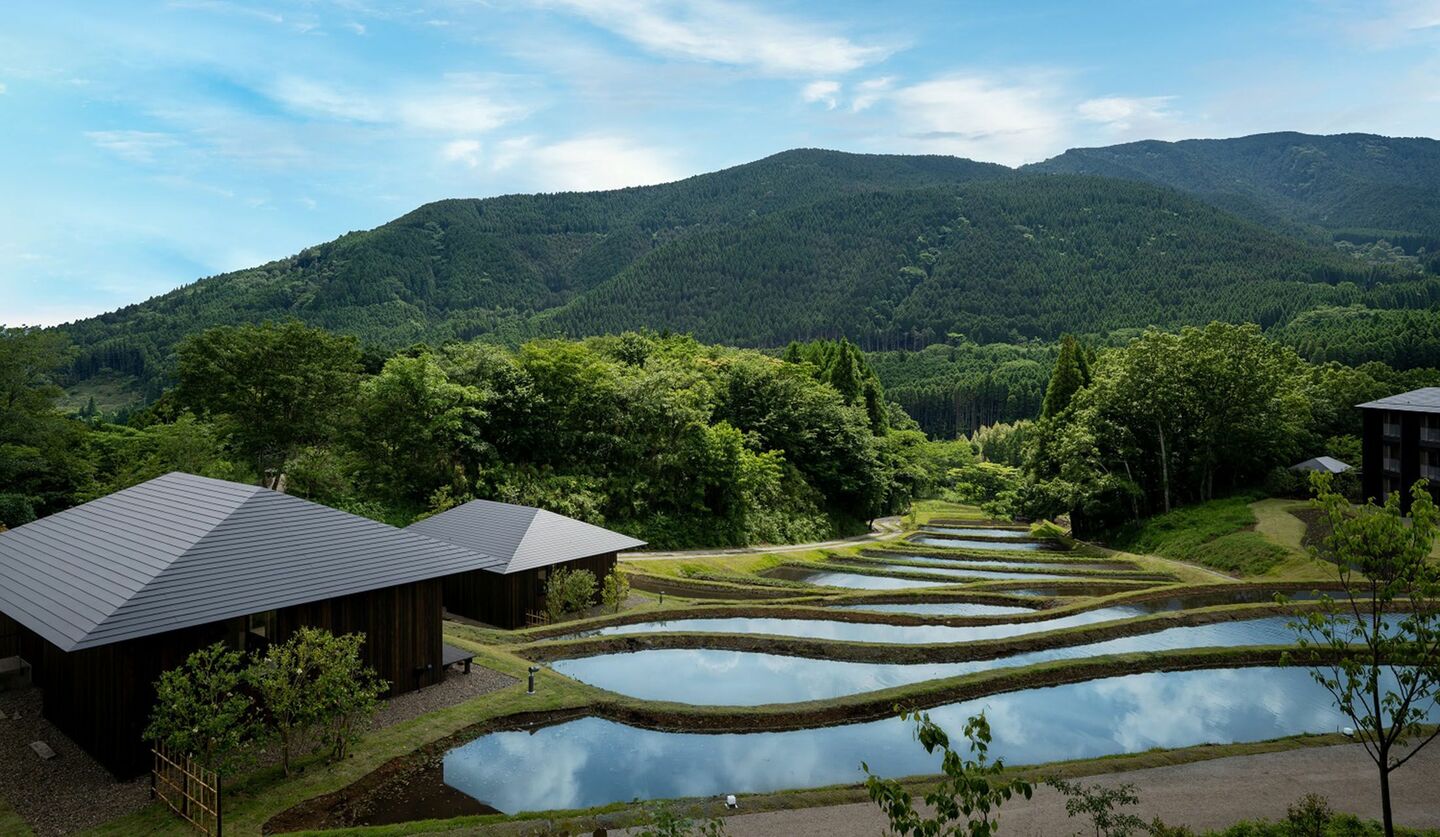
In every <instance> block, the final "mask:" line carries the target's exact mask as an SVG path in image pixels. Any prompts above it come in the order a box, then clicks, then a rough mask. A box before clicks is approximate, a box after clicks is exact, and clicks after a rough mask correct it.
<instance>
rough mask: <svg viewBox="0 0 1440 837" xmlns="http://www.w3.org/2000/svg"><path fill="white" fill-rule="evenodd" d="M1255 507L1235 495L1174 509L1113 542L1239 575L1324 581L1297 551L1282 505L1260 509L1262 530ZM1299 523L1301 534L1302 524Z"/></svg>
mask: <svg viewBox="0 0 1440 837" xmlns="http://www.w3.org/2000/svg"><path fill="white" fill-rule="evenodd" d="M1254 503H1255V498H1253V497H1248V496H1237V497H1226V498H1223V499H1220V500H1212V501H1210V502H1208V503H1201V504H1199V505H1195V506H1186V507H1184V508H1180V509H1175V510H1174V511H1172V512H1170V513H1168V514H1161V515H1156V516H1155V517H1151V518H1148V519H1146V520H1144V521H1141V522H1140V523H1139V524H1135V525H1132V526H1128V527H1126V528H1124V529H1122V530H1121V531H1120V532H1118V533H1117V534H1116V536H1115V538H1114V539H1113V543H1114V545H1115V546H1116V547H1117V548H1118V549H1121V550H1125V551H1128V552H1148V553H1153V554H1155V555H1159V556H1162V557H1165V558H1170V559H1173V560H1177V561H1189V562H1192V563H1196V564H1200V565H1203V566H1206V567H1210V568H1212V569H1216V570H1221V571H1223V572H1227V573H1233V574H1235V575H1240V576H1262V575H1263V576H1267V577H1271V578H1304V577H1314V578H1320V577H1322V576H1323V573H1322V572H1321V571H1320V569H1319V568H1317V567H1315V566H1314V565H1315V562H1314V561H1312V560H1311V559H1310V558H1308V557H1307V556H1306V555H1305V554H1304V551H1303V550H1302V549H1300V548H1299V541H1298V535H1297V533H1296V531H1295V528H1294V526H1293V525H1292V524H1290V523H1288V522H1287V521H1286V520H1285V519H1284V518H1285V517H1291V516H1290V515H1289V514H1288V513H1287V512H1285V511H1284V510H1283V506H1281V505H1278V504H1275V503H1269V504H1265V505H1262V506H1261V508H1260V513H1261V515H1263V519H1264V524H1263V527H1262V524H1261V516H1257V510H1256V508H1254V507H1253V506H1252V504H1254ZM1291 519H1294V518H1293V517H1291ZM1295 523H1297V524H1300V532H1299V534H1303V531H1304V524H1303V523H1300V521H1298V520H1296V521H1295Z"/></svg>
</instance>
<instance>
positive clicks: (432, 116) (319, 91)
mask: <svg viewBox="0 0 1440 837" xmlns="http://www.w3.org/2000/svg"><path fill="white" fill-rule="evenodd" d="M513 86H515V85H513V84H512V85H509V87H513ZM267 92H268V94H269V95H270V96H271V97H272V98H273V99H274V100H276V101H277V102H279V103H280V104H282V105H283V106H284V107H286V108H287V109H289V110H291V111H294V112H296V113H299V114H303V115H306V116H312V117H317V118H322V119H332V120H338V121H342V122H362V123H371V124H391V125H394V126H397V127H400V128H402V129H405V130H409V131H414V132H418V133H426V134H449V135H452V136H453V135H457V134H460V135H464V134H481V133H485V132H487V131H492V130H494V129H495V128H498V127H500V126H501V125H505V124H507V123H510V122H513V121H515V120H518V119H521V118H524V117H525V116H528V115H529V114H530V113H531V112H532V111H533V110H534V108H535V107H536V105H535V103H534V101H533V100H530V101H520V100H518V99H516V98H515V97H514V96H513V95H511V93H510V92H509V90H508V89H507V85H504V84H502V83H501V80H499V79H494V78H491V77H488V76H484V75H477V74H469V73H455V74H449V75H446V76H445V77H444V78H443V80H442V83H441V84H439V85H435V86H430V85H427V86H424V87H420V88H413V89H400V90H389V91H380V92H369V93H364V92H359V91H355V90H348V89H341V88H338V87H335V86H333V85H330V84H328V83H326V82H322V81H317V80H314V79H308V78H299V77H293V76H290V77H285V78H281V79H279V80H277V81H276V82H275V83H274V84H273V85H271V87H270V89H269V90H268V91H267Z"/></svg>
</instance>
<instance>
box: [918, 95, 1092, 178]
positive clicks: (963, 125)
mask: <svg viewBox="0 0 1440 837" xmlns="http://www.w3.org/2000/svg"><path fill="white" fill-rule="evenodd" d="M889 98H890V100H891V101H892V102H893V104H894V106H895V111H896V112H895V121H896V123H897V124H899V125H902V126H905V128H907V129H908V130H905V133H904V134H903V137H902V141H904V142H905V143H906V144H908V145H909V146H910V147H911V148H912V149H914V150H921V151H929V152H932V153H942V154H957V155H960V156H962V157H974V158H977V159H981V160H993V161H996V162H1001V163H1006V164H1010V165H1014V164H1018V163H1025V162H1032V161H1034V160H1039V159H1043V158H1044V157H1046V156H1047V155H1050V154H1053V153H1055V151H1056V149H1057V147H1058V146H1060V145H1061V144H1063V141H1064V137H1065V135H1066V133H1067V130H1066V129H1067V124H1066V119H1065V117H1064V115H1063V108H1061V107H1060V106H1058V105H1057V104H1056V101H1055V100H1056V94H1055V92H1054V91H1053V90H1051V89H1050V87H1049V86H1047V85H1044V84H1040V83H1024V82H1021V83H1014V82H1006V81H1000V80H996V79H992V78H988V77H984V76H976V75H957V76H948V77H944V78H939V79H934V80H932V81H926V82H921V83H919V84H914V85H911V86H909V87H902V88H899V89H897V90H895V91H894V93H892V94H891V95H890V97H889Z"/></svg>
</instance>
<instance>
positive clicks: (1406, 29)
mask: <svg viewBox="0 0 1440 837" xmlns="http://www.w3.org/2000/svg"><path fill="white" fill-rule="evenodd" d="M1338 23H1339V25H1340V26H1341V27H1342V29H1343V31H1345V32H1347V33H1348V34H1350V35H1351V36H1352V37H1355V38H1358V39H1359V40H1360V41H1361V42H1362V43H1364V44H1366V45H1368V46H1371V47H1374V48H1377V49H1385V48H1389V47H1395V46H1401V45H1404V44H1407V43H1410V42H1412V41H1414V40H1415V39H1416V38H1420V37H1424V36H1426V35H1431V36H1434V35H1440V0H1389V2H1386V3H1373V2H1366V3H1361V4H1359V5H1358V6H1355V7H1352V8H1350V9H1344V10H1342V11H1341V14H1340V15H1339V16H1338Z"/></svg>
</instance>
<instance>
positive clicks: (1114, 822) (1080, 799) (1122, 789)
mask: <svg viewBox="0 0 1440 837" xmlns="http://www.w3.org/2000/svg"><path fill="white" fill-rule="evenodd" d="M1045 784H1047V785H1049V786H1050V787H1052V788H1054V789H1055V790H1057V791H1059V792H1060V793H1061V794H1062V795H1064V797H1065V815H1066V816H1068V817H1070V818H1071V819H1075V818H1076V817H1085V818H1086V819H1088V820H1089V821H1090V826H1091V827H1092V828H1093V829H1094V834H1095V837H1130V835H1133V834H1148V833H1150V829H1149V828H1148V827H1147V826H1146V824H1145V821H1144V820H1142V819H1140V817H1138V816H1136V815H1135V814H1132V813H1130V812H1129V811H1124V810H1121V809H1123V808H1127V807H1132V806H1135V805H1139V804H1140V797H1139V796H1138V795H1137V794H1136V793H1135V786H1134V785H1132V784H1128V783H1126V784H1122V785H1113V786H1112V785H1100V784H1096V785H1082V784H1080V783H1079V782H1069V781H1066V780H1065V779H1062V778H1060V777H1058V776H1052V777H1051V778H1049V779H1046V780H1045ZM1083 833H1084V832H1076V834H1077V837H1079V835H1081V834H1083Z"/></svg>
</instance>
